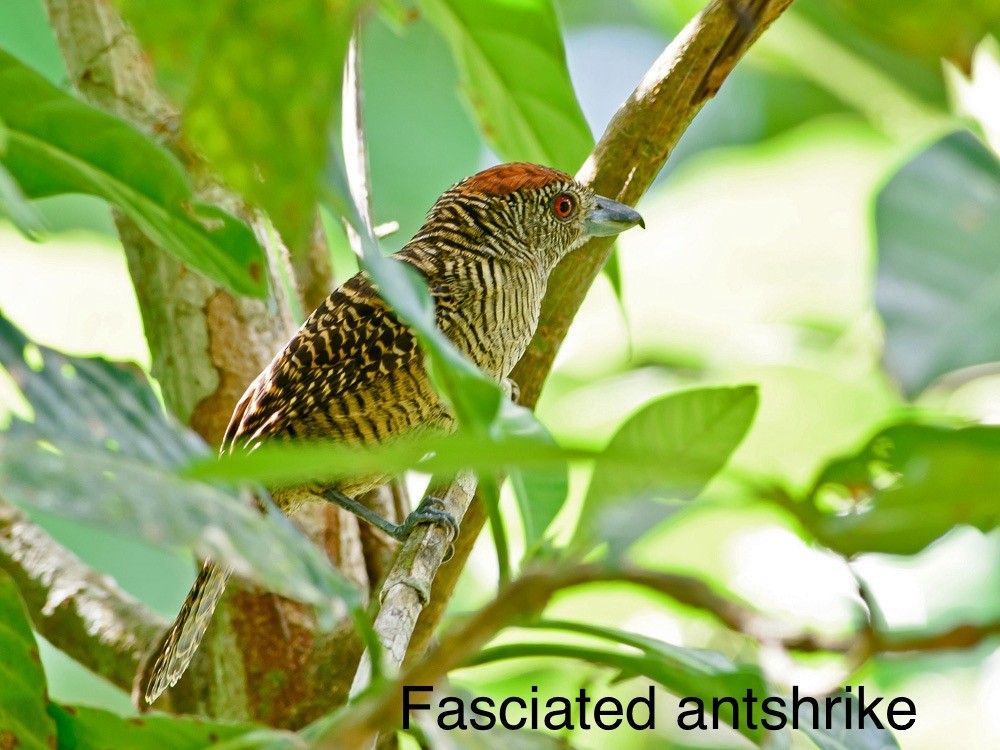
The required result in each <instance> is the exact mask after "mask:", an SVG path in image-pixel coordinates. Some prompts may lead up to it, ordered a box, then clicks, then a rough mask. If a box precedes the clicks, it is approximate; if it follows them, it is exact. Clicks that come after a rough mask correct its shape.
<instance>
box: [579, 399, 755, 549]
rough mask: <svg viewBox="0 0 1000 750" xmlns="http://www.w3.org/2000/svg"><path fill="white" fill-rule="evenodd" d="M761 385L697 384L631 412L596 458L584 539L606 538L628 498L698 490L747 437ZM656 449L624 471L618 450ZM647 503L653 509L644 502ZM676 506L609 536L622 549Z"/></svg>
mask: <svg viewBox="0 0 1000 750" xmlns="http://www.w3.org/2000/svg"><path fill="white" fill-rule="evenodd" d="M757 402H758V396H757V388H756V387H755V386H738V387H734V388H698V389H694V390H689V391H682V392H680V393H673V394H670V395H668V396H665V397H663V398H660V399H656V400H654V401H651V402H649V403H647V404H645V405H644V406H642V407H641V408H640V409H639V410H638V411H636V412H635V413H634V414H632V415H631V416H630V417H628V418H627V419H626V420H625V421H624V423H623V424H622V426H621V427H619V428H618V431H617V432H616V433H615V435H614V437H612V438H611V442H610V443H609V444H608V448H607V449H606V451H605V453H604V455H603V456H602V457H601V458H598V459H597V462H596V463H595V465H594V475H593V478H592V479H591V481H590V487H589V488H588V490H587V494H586V496H585V497H584V501H583V510H582V511H581V521H580V526H579V527H578V529H577V538H578V541H579V542H588V541H593V540H598V539H605V538H607V537H606V535H605V534H604V533H603V530H604V524H605V523H606V521H607V519H608V514H609V512H610V513H613V512H614V510H615V508H616V506H617V505H618V504H620V503H622V502H624V501H627V500H633V501H634V500H639V501H644V500H649V499H668V500H670V499H674V500H677V499H680V500H690V499H693V498H694V497H696V496H697V495H698V494H699V493H700V492H701V490H702V489H703V488H704V486H705V485H706V484H707V483H708V482H709V480H711V479H712V477H713V476H715V475H716V474H717V473H718V472H719V470H721V469H722V467H723V466H725V465H726V462H727V461H728V460H729V456H730V455H731V454H732V452H733V451H734V450H736V448H737V446H738V445H739V444H740V443H741V442H742V441H743V438H744V437H745V436H746V433H747V431H748V430H749V429H750V425H751V423H752V422H753V418H754V414H755V413H756V411H757ZM622 455H646V456H650V455H652V456H656V460H655V461H650V462H648V463H646V464H643V465H641V466H637V467H635V468H634V469H632V470H631V471H622V470H621V469H620V466H619V465H618V464H617V461H616V457H618V456H622ZM644 507H645V508H646V510H649V509H650V508H653V507H655V506H653V505H652V504H650V503H645V505H644ZM672 512H673V510H672V509H671V507H670V506H669V505H666V504H664V505H662V516H661V518H659V519H656V518H649V517H647V518H645V519H644V521H645V522H644V523H642V524H637V523H632V524H629V525H628V526H627V527H625V528H623V527H622V525H621V524H617V525H616V533H615V535H614V536H615V538H613V539H609V540H608V541H609V542H610V543H611V544H612V552H620V551H621V550H623V549H624V548H626V547H627V546H628V545H630V544H631V543H632V542H634V541H635V540H637V539H638V538H639V537H640V536H642V535H643V534H645V533H646V532H647V531H649V529H650V528H652V526H654V525H655V524H656V523H657V522H658V521H659V520H663V519H664V518H666V517H667V516H668V515H669V514H670V513H672Z"/></svg>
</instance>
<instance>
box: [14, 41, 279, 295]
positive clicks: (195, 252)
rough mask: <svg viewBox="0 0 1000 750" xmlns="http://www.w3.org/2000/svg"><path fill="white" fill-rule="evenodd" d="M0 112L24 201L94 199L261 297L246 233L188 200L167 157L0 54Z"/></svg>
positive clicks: (259, 262) (259, 273)
mask: <svg viewBox="0 0 1000 750" xmlns="http://www.w3.org/2000/svg"><path fill="white" fill-rule="evenodd" d="M0 119H3V121H4V123H5V125H6V128H7V135H8V144H7V151H6V153H5V154H3V155H2V156H0V163H2V164H3V166H4V167H6V168H7V170H9V171H10V173H11V175H13V176H14V178H15V179H16V180H17V182H18V183H19V184H20V186H21V189H22V190H23V191H24V194H25V195H26V196H28V197H29V198H44V197H47V196H50V195H57V194H60V193H87V194H89V195H95V196H97V197H99V198H103V199H104V200H107V201H108V202H109V203H111V204H113V205H115V206H117V207H118V208H119V209H120V210H121V211H122V212H123V213H125V214H126V215H127V216H128V217H129V218H130V219H131V220H132V221H134V222H135V223H136V225H138V226H139V228H140V229H141V230H142V231H143V232H144V233H145V234H146V236H147V237H149V239H150V240H152V241H153V242H154V243H156V244H157V245H159V246H160V247H162V248H163V249H164V250H167V251H169V252H171V253H173V254H174V255H176V256H177V257H178V258H179V259H180V260H181V261H182V262H184V263H185V264H187V265H189V266H190V267H191V268H195V269H197V270H199V271H201V272H202V273H204V274H205V275H206V276H208V277H210V278H211V279H213V280H215V281H216V282H218V283H220V284H223V285H225V286H228V287H229V288H230V289H232V290H233V291H235V292H237V293H239V294H247V295H254V296H257V297H263V296H264V295H265V294H266V291H267V280H266V274H265V273H264V269H265V267H266V261H265V258H264V252H263V250H262V249H261V247H260V245H258V244H257V240H256V239H255V238H254V235H253V232H252V231H251V230H250V228H249V227H247V226H246V225H245V224H243V223H242V222H240V221H238V220H236V219H235V218H233V217H232V216H230V215H228V214H226V213H224V212H223V211H221V210H219V209H217V208H214V207H210V206H202V205H198V204H196V203H194V196H193V194H192V192H191V186H190V184H189V183H188V180H187V176H186V175H185V173H184V170H183V168H182V167H181V165H180V164H179V163H178V162H177V160H176V159H174V158H173V157H172V156H171V155H170V154H169V153H168V152H167V151H165V150H163V149H162V148H160V147H159V146H157V145H156V144H155V143H153V142H152V141H150V140H149V139H147V138H146V137H145V136H144V135H142V134H141V133H140V132H139V131H137V130H135V129H134V128H132V127H131V126H130V125H127V124H126V123H124V122H122V121H121V120H119V119H118V118H116V117H113V116H112V115H109V114H107V113H105V112H102V111H100V110H98V109H95V108H93V107H90V106H88V105H86V104H83V103H82V102H80V101H78V100H76V99H75V98H73V97H72V96H69V95H68V94H65V93H63V92H62V91H60V90H59V89H57V88H56V87H55V86H53V85H52V84H50V83H49V82H48V81H46V80H45V79H44V78H43V77H42V76H40V75H39V74H38V73H36V72H35V71H33V70H31V69H30V68H28V67H26V66H25V65H23V64H22V63H20V62H18V61H17V60H16V59H15V58H13V57H11V56H10V55H8V54H7V53H5V52H2V51H0Z"/></svg>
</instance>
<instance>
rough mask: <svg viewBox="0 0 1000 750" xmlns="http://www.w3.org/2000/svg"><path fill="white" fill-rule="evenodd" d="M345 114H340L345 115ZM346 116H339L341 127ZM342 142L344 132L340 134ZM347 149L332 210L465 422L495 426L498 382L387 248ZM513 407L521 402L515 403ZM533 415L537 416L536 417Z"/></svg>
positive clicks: (335, 167)
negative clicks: (359, 197)
mask: <svg viewBox="0 0 1000 750" xmlns="http://www.w3.org/2000/svg"><path fill="white" fill-rule="evenodd" d="M339 119H340V118H338V120H339ZM342 126H343V123H342V122H339V121H338V122H336V124H335V130H338V131H339V130H340V128H341V127H342ZM334 140H335V142H338V143H339V142H340V139H339V138H335V139H334ZM352 179H354V180H357V179H358V176H357V175H348V173H347V166H346V163H345V161H344V155H343V151H342V150H341V149H336V148H335V149H331V151H330V154H329V155H328V161H327V166H326V170H325V176H324V183H325V185H326V187H327V190H326V191H325V192H324V201H325V202H326V204H327V206H328V207H329V208H330V210H331V211H333V212H334V214H336V215H337V216H340V217H341V218H343V219H344V220H345V221H347V222H348V223H349V224H350V225H351V226H352V227H354V229H355V231H356V232H357V235H358V237H359V239H360V242H361V260H362V265H363V266H364V269H365V272H366V273H367V274H368V275H369V276H370V277H371V279H372V281H373V282H374V284H375V287H376V288H377V289H378V293H379V295H380V296H381V297H382V299H383V300H385V301H386V302H387V303H388V304H389V306H390V307H391V308H392V310H393V312H394V313H395V314H396V315H397V316H398V317H399V319H400V320H401V321H402V322H403V323H405V324H406V325H407V326H409V327H410V328H411V329H412V330H413V333H414V335H415V336H416V338H417V341H418V342H419V344H420V347H421V350H422V351H423V352H424V354H425V355H426V358H425V360H424V365H425V366H426V367H427V372H428V376H429V377H430V380H431V383H432V384H433V386H434V388H435V390H436V391H437V393H438V394H439V395H440V396H441V397H442V398H443V399H444V401H445V402H446V403H448V404H449V405H450V406H451V408H452V411H453V412H454V414H455V416H456V417H457V419H458V422H459V424H460V425H464V426H465V427H466V428H467V429H469V430H470V431H474V432H477V433H484V432H486V431H488V430H490V429H494V428H495V425H496V422H497V418H498V417H499V415H500V410H501V404H502V403H503V402H505V401H507V399H506V397H505V396H504V394H503V392H502V391H501V390H500V386H499V384H498V383H496V382H494V381H493V380H492V379H490V378H488V377H487V376H486V375H485V374H484V373H483V372H482V371H481V370H480V369H479V368H478V367H476V365H475V364H473V363H472V361H471V360H469V359H468V358H467V357H466V356H465V355H464V354H462V353H461V352H459V351H458V349H457V348H456V347H455V345H454V344H453V343H452V342H451V340H450V339H448V337H447V336H445V334H444V333H443V332H442V331H441V330H440V329H439V328H438V326H437V321H436V318H435V314H434V302H433V300H432V299H431V295H430V292H429V291H428V289H427V282H426V280H425V279H424V278H423V277H422V276H421V275H420V272H419V271H417V270H416V269H415V268H413V267H412V266H410V265H409V264H407V263H404V262H402V261H399V260H398V259H396V258H394V257H393V256H389V257H386V256H384V255H383V254H382V249H381V246H380V245H379V241H378V239H377V238H376V237H375V236H374V235H373V234H372V227H370V226H369V225H368V223H367V222H366V221H365V219H364V218H363V213H362V211H360V210H359V208H358V206H356V205H355V204H354V199H353V196H354V194H355V193H354V192H353V191H352V190H351V180H352ZM512 408H520V407H513V406H512ZM530 418H532V419H533V417H530Z"/></svg>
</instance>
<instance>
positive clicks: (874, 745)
mask: <svg viewBox="0 0 1000 750" xmlns="http://www.w3.org/2000/svg"><path fill="white" fill-rule="evenodd" d="M837 695H838V696H840V698H842V700H841V702H840V703H837V704H836V705H835V706H834V707H833V710H832V711H831V712H830V713H829V716H830V719H831V721H830V722H829V723H830V726H829V727H827V726H826V717H825V716H824V717H821V718H820V720H819V721H815V720H814V719H813V712H812V705H811V704H809V703H805V704H804V710H803V711H802V712H801V713H800V716H799V731H800V732H802V733H803V734H804V735H806V736H807V737H808V738H809V739H811V740H812V741H813V742H814V743H815V744H816V747H818V748H819V750H899V743H898V742H897V741H896V738H895V737H894V736H893V734H892V732H890V731H889V730H888V729H879V728H878V727H876V726H875V725H874V723H873V722H871V721H869V722H867V723H866V725H865V728H864V729H858V728H857V727H855V726H853V724H851V725H850V726H851V728H850V729H848V726H849V721H848V714H851V715H852V716H856V715H857V712H858V708H857V697H856V696H853V695H849V694H847V693H844V692H840V693H838V694H837ZM785 715H786V716H788V717H791V712H790V711H786V712H785ZM854 723H857V722H854ZM814 726H818V727H819V728H818V729H814V728H813V727H814Z"/></svg>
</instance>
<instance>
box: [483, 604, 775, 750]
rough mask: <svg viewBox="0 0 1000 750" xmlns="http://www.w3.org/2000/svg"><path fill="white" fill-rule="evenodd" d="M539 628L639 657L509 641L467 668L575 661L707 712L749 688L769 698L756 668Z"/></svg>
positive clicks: (625, 636) (638, 642)
mask: <svg viewBox="0 0 1000 750" xmlns="http://www.w3.org/2000/svg"><path fill="white" fill-rule="evenodd" d="M539 627H541V628H544V629H558V630H561V631H565V632H570V633H577V634H581V635H588V636H593V637H595V638H602V639H605V640H611V641H613V642H615V643H619V644H621V645H624V646H628V647H630V648H634V649H638V650H639V653H638V654H637V653H632V652H626V651H610V650H607V649H603V648H593V647H590V646H576V645H565V644H561V643H560V644H554V643H553V644H550V643H514V644H509V645H503V646H494V647H492V648H487V649H484V650H483V651H481V652H480V653H479V654H478V655H477V656H475V657H473V659H472V660H471V661H470V662H468V665H469V666H473V665H476V664H486V663H489V662H493V661H498V660H501V659H515V658H525V657H559V658H567V659H579V660H581V661H583V662H586V663H588V664H596V665H601V666H606V667H611V668H612V669H616V670H618V677H617V678H616V681H617V680H627V679H631V678H633V677H637V676H640V675H641V676H643V677H647V678H649V679H651V680H653V681H655V682H657V683H659V684H660V685H662V686H663V687H664V688H666V689H667V690H669V691H670V692H671V693H673V694H674V695H676V696H679V697H688V696H690V697H696V698H701V699H702V700H703V701H705V702H706V703H707V704H708V706H709V708H711V705H712V698H716V697H720V696H732V697H735V698H736V699H737V700H739V698H741V697H742V696H744V695H745V694H746V691H747V690H748V689H749V690H752V691H753V692H754V694H755V695H757V696H767V695H770V690H769V689H768V686H767V682H766V681H765V680H764V677H763V675H762V674H761V671H760V669H759V668H758V667H757V666H755V665H737V664H733V663H732V662H730V661H729V660H728V659H727V658H726V657H725V656H723V655H722V654H720V653H719V652H717V651H709V650H707V649H695V648H683V647H681V646H673V645H671V644H669V643H665V642H663V641H658V640H656V639H654V638H647V637H645V636H640V635H635V634H633V633H627V632H624V631H620V630H613V629H611V628H603V627H599V626H596V625H584V624H582V623H573V622H565V621H558V622H555V621H548V622H542V623H540V624H539ZM721 708H722V710H721V711H720V717H721V718H723V719H725V720H726V721H727V722H729V724H730V726H732V723H733V721H732V719H733V716H732V710H731V707H729V706H728V705H726V704H724V705H723V706H722V707H721ZM738 731H739V732H740V733H741V734H743V735H745V736H747V737H749V738H750V739H752V740H754V741H755V742H760V741H762V740H763V739H764V738H765V737H768V736H769V737H770V738H771V740H772V741H775V740H776V739H777V735H778V734H779V733H778V732H768V731H766V730H765V729H763V728H762V727H761V725H760V724H759V723H758V724H757V729H749V728H748V727H747V726H746V725H745V722H740V727H739V729H738ZM781 734H784V733H781Z"/></svg>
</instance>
